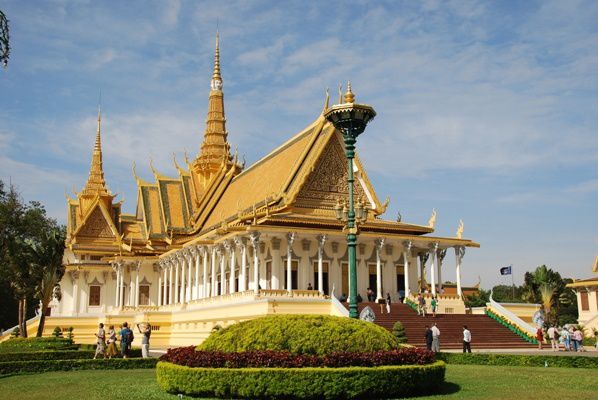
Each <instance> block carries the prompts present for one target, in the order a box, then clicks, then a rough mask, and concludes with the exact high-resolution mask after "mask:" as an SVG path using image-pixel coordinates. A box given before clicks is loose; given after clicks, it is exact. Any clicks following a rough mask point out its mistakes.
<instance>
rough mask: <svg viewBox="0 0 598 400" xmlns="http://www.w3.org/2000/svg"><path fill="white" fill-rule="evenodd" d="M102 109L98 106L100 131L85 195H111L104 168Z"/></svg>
mask: <svg viewBox="0 0 598 400" xmlns="http://www.w3.org/2000/svg"><path fill="white" fill-rule="evenodd" d="M101 136H102V108H101V106H99V105H98V130H97V132H96V141H95V144H94V146H93V154H92V156H91V168H90V169H89V178H87V183H86V184H85V187H84V188H83V194H96V193H97V194H109V193H108V189H107V188H106V181H105V180H104V169H103V166H102V139H101Z"/></svg>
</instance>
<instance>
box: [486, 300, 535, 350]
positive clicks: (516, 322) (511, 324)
mask: <svg viewBox="0 0 598 400" xmlns="http://www.w3.org/2000/svg"><path fill="white" fill-rule="evenodd" d="M486 315H488V316H489V317H490V318H492V319H494V320H495V321H496V322H498V323H500V324H502V325H504V326H506V327H507V328H509V329H510V330H511V331H512V332H514V333H516V334H517V335H519V336H521V337H522V338H523V339H525V340H527V341H528V342H532V343H537V341H536V329H535V328H534V327H533V326H531V325H530V324H529V323H527V322H525V321H524V320H522V319H521V318H519V317H518V316H517V315H515V314H514V313H513V312H512V311H509V310H507V309H506V308H505V307H503V306H502V305H501V304H500V303H497V302H496V301H494V299H493V298H492V291H491V292H490V302H489V303H486Z"/></svg>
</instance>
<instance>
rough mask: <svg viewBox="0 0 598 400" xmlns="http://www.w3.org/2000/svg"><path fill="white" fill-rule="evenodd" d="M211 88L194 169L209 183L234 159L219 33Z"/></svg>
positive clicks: (217, 34)
mask: <svg viewBox="0 0 598 400" xmlns="http://www.w3.org/2000/svg"><path fill="white" fill-rule="evenodd" d="M210 88H211V90H210V97H209V99H208V115H207V118H206V129H205V131H204V138H203V142H202V144H201V148H200V151H199V155H198V156H197V158H196V159H195V161H194V162H193V169H194V170H195V172H196V173H197V174H198V175H201V176H202V177H203V181H204V182H207V181H209V179H210V177H211V176H212V175H214V174H215V173H216V172H218V171H219V170H220V168H221V167H222V165H226V166H227V167H230V165H231V164H232V159H233V157H232V155H231V154H230V145H229V143H228V141H227V136H228V132H227V131H226V118H225V116H224V94H223V92H222V75H221V74H220V35H219V33H218V32H216V49H215V52H214V72H213V73H212V79H211V82H210Z"/></svg>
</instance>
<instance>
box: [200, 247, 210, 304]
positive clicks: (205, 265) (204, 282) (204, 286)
mask: <svg viewBox="0 0 598 400" xmlns="http://www.w3.org/2000/svg"><path fill="white" fill-rule="evenodd" d="M202 250H203V276H202V277H201V279H202V284H201V285H202V288H201V297H202V298H206V297H208V256H209V254H208V248H207V247H205V246H204V247H203V249H202Z"/></svg>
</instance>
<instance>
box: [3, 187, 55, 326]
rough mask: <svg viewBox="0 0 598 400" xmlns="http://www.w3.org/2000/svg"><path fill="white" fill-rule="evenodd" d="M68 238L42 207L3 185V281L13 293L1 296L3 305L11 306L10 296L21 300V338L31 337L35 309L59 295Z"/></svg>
mask: <svg viewBox="0 0 598 400" xmlns="http://www.w3.org/2000/svg"><path fill="white" fill-rule="evenodd" d="M64 238H65V233H64V227H62V226H60V225H58V223H57V222H56V220H54V219H53V218H50V217H48V216H47V214H46V210H45V208H44V207H43V205H42V204H41V203H39V202H36V201H30V202H28V203H26V202H25V201H24V200H23V199H22V197H21V195H20V194H19V192H18V191H17V190H16V188H15V187H14V186H12V185H11V186H10V187H9V188H7V189H6V188H5V184H4V183H3V182H2V181H0V280H2V286H4V287H6V288H8V289H9V291H8V293H7V292H4V291H3V293H2V294H0V296H1V299H2V303H3V304H4V303H6V304H10V301H7V300H9V299H8V298H7V297H9V296H12V297H13V298H14V299H15V300H17V302H18V310H17V312H16V314H17V320H18V323H19V328H20V333H21V336H24V337H26V336H27V329H26V321H27V317H28V316H31V309H32V307H31V306H33V305H34V304H35V303H38V302H41V305H42V306H47V305H48V303H49V302H50V300H51V299H52V295H53V294H54V293H57V292H55V291H54V288H55V286H56V284H57V282H59V280H60V278H61V277H62V274H63V273H64V272H63V267H62V255H63V251H64ZM42 311H44V310H43V308H42ZM42 314H43V312H42ZM7 322H10V321H0V323H2V324H3V327H9V325H7ZM42 329H43V325H42Z"/></svg>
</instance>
